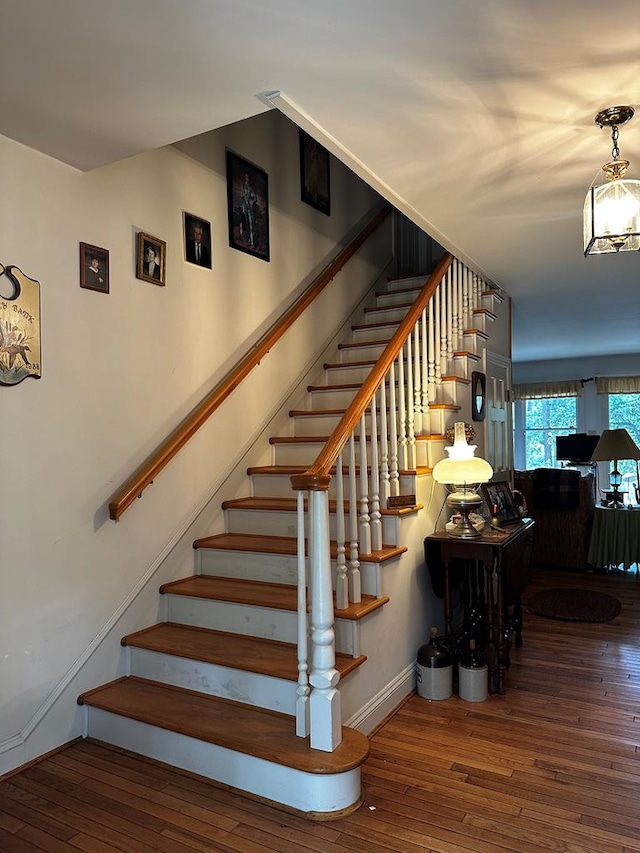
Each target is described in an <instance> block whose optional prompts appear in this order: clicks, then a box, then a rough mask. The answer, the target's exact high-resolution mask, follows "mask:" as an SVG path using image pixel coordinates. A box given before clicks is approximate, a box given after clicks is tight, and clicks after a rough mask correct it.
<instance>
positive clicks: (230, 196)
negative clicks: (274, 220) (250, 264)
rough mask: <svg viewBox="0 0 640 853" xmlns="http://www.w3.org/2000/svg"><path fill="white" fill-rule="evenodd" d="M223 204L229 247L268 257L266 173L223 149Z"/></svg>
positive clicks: (257, 256)
mask: <svg viewBox="0 0 640 853" xmlns="http://www.w3.org/2000/svg"><path fill="white" fill-rule="evenodd" d="M227 207H228V215H229V245H230V246H231V248H232V249H238V250H239V251H240V252H246V253H247V254H248V255H254V257H256V258H260V259H261V260H263V261H269V176H268V175H267V173H266V172H265V171H263V170H262V169H260V168H259V167H258V166H255V165H254V164H253V163H250V162H249V161H248V160H244V159H243V158H242V157H239V156H238V155H237V154H234V153H233V152H232V151H227Z"/></svg>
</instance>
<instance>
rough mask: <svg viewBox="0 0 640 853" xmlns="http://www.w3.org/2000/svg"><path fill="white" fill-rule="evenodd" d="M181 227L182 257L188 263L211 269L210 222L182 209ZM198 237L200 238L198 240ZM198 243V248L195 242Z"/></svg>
mask: <svg viewBox="0 0 640 853" xmlns="http://www.w3.org/2000/svg"><path fill="white" fill-rule="evenodd" d="M182 227H183V241H184V259H185V261H186V262H187V263H189V264H194V265H195V266H197V267H204V268H205V269H213V246H212V245H211V223H210V222H209V221H208V220H206V219H202V217H200V216H195V215H194V214H193V213H187V211H186V210H183V211H182ZM198 238H200V239H199V240H198ZM198 242H199V243H200V250H199V251H198V247H197V245H196V243H198Z"/></svg>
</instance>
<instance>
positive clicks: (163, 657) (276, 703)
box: [131, 646, 297, 714]
mask: <svg viewBox="0 0 640 853" xmlns="http://www.w3.org/2000/svg"><path fill="white" fill-rule="evenodd" d="M131 675H137V676H140V678H148V679H150V680H152V681H160V682H162V683H163V684H172V685H174V686H176V687H183V688H185V689H187V690H197V691H198V692H199V693H207V694H208V695H210V696H219V697H222V698H223V699H232V700H233V701H235V702H243V703H244V704H245V705H257V706H258V707H260V708H267V709H269V710H270V711H280V712H281V713H283V714H295V705H296V686H297V685H296V682H295V681H288V680H286V679H282V678H274V677H272V676H269V675H260V674H258V673H255V672H246V671H245V670H241V669H232V668H230V667H227V666H220V665H218V664H213V663H205V662H203V661H198V660H192V659H190V658H183V657H177V656H175V655H169V654H164V653H162V652H154V651H150V650H149V649H137V648H135V647H133V646H132V647H131Z"/></svg>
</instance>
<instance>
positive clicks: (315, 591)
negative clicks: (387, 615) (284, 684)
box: [309, 491, 342, 752]
mask: <svg viewBox="0 0 640 853" xmlns="http://www.w3.org/2000/svg"><path fill="white" fill-rule="evenodd" d="M309 518H310V528H311V529H313V530H314V535H313V537H311V538H312V542H313V552H312V553H311V562H312V564H313V570H312V573H311V574H312V580H313V588H312V595H311V643H312V646H311V648H312V668H311V676H310V678H309V681H310V682H311V687H312V691H311V700H310V721H311V747H312V749H320V750H323V751H324V752H333V750H334V749H336V747H337V746H338V745H339V743H340V742H341V740H342V715H341V711H340V692H339V691H338V690H336V686H337V684H338V681H339V680H340V674H339V672H338V670H337V669H336V667H335V662H336V657H335V633H334V630H333V589H332V585H331V553H330V549H329V493H328V492H324V491H321V492H316V491H312V492H310V493H309Z"/></svg>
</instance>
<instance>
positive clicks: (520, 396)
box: [512, 379, 582, 400]
mask: <svg viewBox="0 0 640 853" xmlns="http://www.w3.org/2000/svg"><path fill="white" fill-rule="evenodd" d="M512 390H513V399H514V400H542V399H545V398H547V397H582V383H581V382H580V380H579V379H568V380H564V381H562V382H528V383H520V384H518V383H516V384H515V385H514V386H513V389H512Z"/></svg>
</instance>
